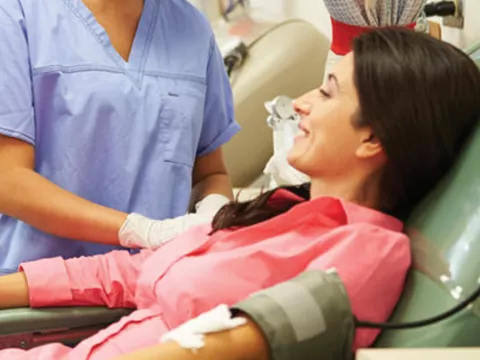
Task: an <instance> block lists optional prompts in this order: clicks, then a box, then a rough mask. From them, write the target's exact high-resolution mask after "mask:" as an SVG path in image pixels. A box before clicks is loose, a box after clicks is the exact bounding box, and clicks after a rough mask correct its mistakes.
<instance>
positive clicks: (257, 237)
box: [0, 190, 410, 360]
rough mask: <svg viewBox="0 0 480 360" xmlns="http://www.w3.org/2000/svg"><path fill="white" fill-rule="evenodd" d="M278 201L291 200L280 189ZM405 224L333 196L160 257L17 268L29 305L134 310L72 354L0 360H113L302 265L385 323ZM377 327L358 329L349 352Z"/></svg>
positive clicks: (396, 291) (400, 276) (58, 350)
mask: <svg viewBox="0 0 480 360" xmlns="http://www.w3.org/2000/svg"><path fill="white" fill-rule="evenodd" d="M275 196H294V195H292V194H291V193H287V192H286V191H284V190H280V191H279V192H277V194H275ZM401 230H402V224H401V222H399V221H398V220H396V219H394V218H392V217H389V216H387V215H384V214H382V213H379V212H376V211H373V210H371V209H367V208H364V207H360V206H358V205H355V204H352V203H348V202H344V201H341V200H338V199H334V198H318V199H315V200H312V201H309V202H304V203H302V204H300V205H297V206H295V207H294V208H293V209H292V210H290V211H289V212H288V213H285V214H283V215H280V216H278V217H276V218H274V219H272V220H269V221H266V222H263V223H260V224H257V225H255V226H251V227H248V228H243V229H239V230H236V231H221V232H218V233H216V234H214V235H213V236H208V233H209V231H210V227H209V226H203V227H198V228H195V229H192V230H191V231H188V232H186V233H185V234H183V235H181V236H179V237H177V238H176V239H175V240H174V241H171V242H169V243H167V244H165V245H164V246H163V247H161V248H159V249H158V250H156V251H153V252H152V251H143V252H141V253H140V254H137V255H133V256H132V255H130V254H129V253H128V252H125V251H115V252H111V253H109V254H106V255H100V256H95V257H86V258H76V259H70V260H63V259H61V258H52V259H45V260H39V261H35V262H31V263H26V264H23V265H22V266H21V268H22V269H23V271H24V272H25V274H26V277H27V280H28V286H29V290H30V301H31V306H32V307H49V306H74V305H75V306H77V305H86V306H88V305H106V306H108V307H112V308H113V307H128V308H136V309H137V310H136V311H134V312H133V313H132V314H131V315H129V316H127V317H125V318H123V319H121V320H120V321H119V322H117V323H115V324H113V325H111V326H109V327H108V328H106V329H104V330H102V331H100V332H98V333H97V334H96V335H94V336H92V337H90V338H88V339H86V340H84V341H83V342H82V343H80V344H79V345H78V346H77V347H75V348H74V349H70V348H67V347H65V346H63V345H60V344H51V345H46V346H42V347H39V348H36V349H33V350H29V351H23V350H17V349H11V350H10V349H9V350H4V351H0V360H4V359H5V360H17V359H22V360H23V359H42V360H43V359H55V360H59V359H78V360H80V359H81V360H85V359H92V360H93V359H95V360H97V359H111V358H114V357H115V356H118V355H121V354H125V353H130V352H133V351H135V350H139V349H142V348H145V347H149V346H153V345H155V344H158V343H159V339H160V337H161V335H162V334H164V333H165V332H166V331H168V330H169V329H172V328H175V327H176V326H178V325H180V324H182V323H183V322H185V321H186V320H189V319H191V318H193V317H195V316H197V315H199V314H201V313H203V312H205V311H207V310H209V309H211V308H213V307H215V306H216V305H218V304H222V303H225V304H228V305H233V304H235V303H236V302H238V301H240V300H242V299H244V298H245V297H247V296H248V295H249V294H252V293H253V292H256V291H258V290H260V289H263V288H267V287H270V286H273V285H275V284H277V283H279V282H282V281H285V280H288V279H290V278H292V277H295V276H296V275H298V274H300V273H302V272H303V271H305V270H308V269H328V268H331V267H334V268H335V269H336V270H337V272H338V274H339V276H340V277H341V279H342V280H343V282H344V283H345V286H346V289H347V292H348V295H349V298H350V300H351V303H352V308H353V311H354V313H355V315H356V316H357V317H358V318H360V319H362V320H369V321H386V320H387V319H388V317H389V315H390V313H391V312H392V310H393V308H394V306H395V303H396V301H397V299H398V298H399V296H400V294H401V291H402V288H403V283H404V279H405V275H406V273H407V270H408V268H409V265H410V246H409V240H408V238H407V237H406V236H405V235H404V234H403V233H401ZM376 335H377V332H376V331H372V330H360V331H358V332H357V334H356V339H355V348H358V347H366V346H368V345H370V344H371V343H372V342H373V340H374V339H375V336H376Z"/></svg>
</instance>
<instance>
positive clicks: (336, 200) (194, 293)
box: [0, 28, 480, 360]
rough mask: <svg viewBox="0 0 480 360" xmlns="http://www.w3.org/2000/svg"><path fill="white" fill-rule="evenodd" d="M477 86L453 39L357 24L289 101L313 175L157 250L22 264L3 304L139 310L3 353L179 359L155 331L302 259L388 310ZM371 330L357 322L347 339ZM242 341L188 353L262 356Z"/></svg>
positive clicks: (468, 124) (467, 123)
mask: <svg viewBox="0 0 480 360" xmlns="http://www.w3.org/2000/svg"><path fill="white" fill-rule="evenodd" d="M478 99H480V73H479V71H478V69H477V67H476V66H475V64H474V63H473V62H472V61H471V59H469V58H468V56H467V55H465V54H464V53H462V52H461V51H460V50H458V49H456V48H454V47H453V46H450V45H448V44H445V43H442V42H440V41H438V40H435V39H433V38H430V37H428V36H427V35H423V34H418V33H415V32H413V31H410V30H404V29H395V28H390V29H379V30H375V31H371V32H368V33H366V34H364V35H362V36H360V37H359V38H357V39H356V40H355V41H354V43H353V52H352V53H350V54H349V55H347V56H346V57H345V58H344V59H342V60H341V61H340V62H339V63H338V64H337V65H336V66H335V68H334V69H333V71H332V73H331V74H330V75H329V76H328V80H327V81H326V82H325V83H324V84H323V85H322V86H321V87H320V88H319V89H315V90H312V91H311V92H309V93H307V94H305V95H304V96H302V97H300V98H298V99H296V100H295V101H294V107H295V109H296V111H297V112H298V113H299V114H300V115H301V117H302V121H301V124H300V128H301V130H302V135H300V136H299V137H297V138H296V140H295V146H294V148H293V149H292V151H291V152H290V154H289V162H290V163H291V164H292V165H293V166H295V168H297V169H298V170H299V171H302V172H303V173H305V174H307V175H308V176H310V178H311V179H312V181H311V184H310V185H309V186H308V187H306V186H301V187H297V188H282V189H277V190H274V191H271V192H267V193H265V194H262V195H260V196H259V197H258V198H256V199H254V200H252V201H250V202H246V203H238V202H234V203H231V204H229V205H226V206H225V207H223V208H222V209H221V210H220V211H219V213H217V215H216V217H215V219H214V221H213V223H212V225H211V226H210V225H209V226H200V227H197V228H194V229H192V230H189V231H187V232H186V233H184V234H182V235H180V236H179V237H177V238H176V239H175V240H174V241H172V242H167V243H166V244H164V245H163V246H162V247H160V248H159V249H157V250H155V251H151V250H145V251H142V252H141V253H139V254H137V255H130V254H129V253H127V252H123V251H117V252H112V253H109V254H106V255H101V256H95V257H87V258H77V259H71V260H63V259H60V258H53V259H44V260H40V261H35V262H31V263H25V264H23V265H22V266H21V269H20V272H19V273H16V274H12V275H8V276H4V277H2V278H0V308H12V307H13V308H15V307H22V306H31V307H50V306H77V305H80V306H89V305H107V306H109V307H128V308H136V309H137V310H136V311H134V312H133V313H132V314H131V315H129V316H127V317H125V318H123V319H122V320H120V321H119V322H118V323H116V324H113V325H111V326H110V327H108V328H107V329H104V330H103V331H100V332H99V333H97V334H96V335H94V336H92V337H90V338H88V339H86V340H84V341H83V342H81V343H80V344H79V345H78V346H76V347H75V348H73V349H70V348H67V347H65V346H63V345H60V344H51V345H46V346H43V347H39V348H36V349H33V350H29V351H23V350H17V349H8V350H4V351H0V359H8V360H14V359H38V358H41V359H62V358H63V357H65V358H67V355H68V359H111V358H115V357H116V356H121V355H125V354H132V359H133V358H136V356H137V355H135V352H136V351H138V350H141V349H145V348H149V349H148V350H146V351H147V352H148V351H151V353H149V355H147V357H146V358H156V357H155V355H154V354H155V353H156V352H158V354H160V355H158V358H168V359H176V358H178V359H182V358H185V359H186V358H188V356H189V353H188V352H181V354H180V355H179V356H178V357H176V355H175V349H176V348H175V347H173V348H172V346H171V345H170V346H169V347H168V349H169V351H173V352H172V353H168V354H163V356H164V357H163V356H162V351H164V350H165V349H166V348H165V347H164V345H158V344H159V343H160V338H161V336H162V335H164V334H165V333H167V332H168V331H169V330H171V329H174V328H176V327H177V326H179V325H181V324H182V323H184V322H185V321H188V320H189V319H192V318H194V317H196V316H197V315H199V314H201V313H203V312H205V311H208V310H210V309H212V308H214V307H215V306H217V305H219V304H227V305H228V306H231V305H234V304H235V303H236V302H238V301H240V300H242V299H244V298H246V297H248V296H249V295H250V294H252V293H254V292H256V291H259V290H261V289H264V288H268V287H271V286H273V285H275V284H277V283H281V282H284V281H287V280H289V279H291V278H293V277H295V276H297V275H298V274H300V273H302V272H304V271H306V270H309V269H325V270H326V269H330V268H332V267H333V268H335V269H336V271H337V273H338V274H339V276H340V278H341V280H342V281H343V283H344V285H345V288H346V290H347V293H348V296H349V300H350V302H351V304H352V309H353V312H354V314H355V316H356V317H357V318H359V319H362V320H365V321H376V322H381V321H386V320H387V319H388V317H389V315H390V313H391V311H392V310H393V308H394V306H395V303H396V301H397V299H398V297H399V296H400V294H401V292H402V287H403V283H404V279H405V275H406V273H407V270H408V268H409V265H410V247H409V240H408V238H407V236H406V235H405V234H403V233H402V220H403V219H405V217H406V216H408V214H409V212H410V211H411V209H412V207H414V206H415V205H416V204H417V202H418V201H419V200H420V199H421V198H422V197H423V196H424V195H425V194H426V193H427V192H428V191H429V190H430V189H431V188H432V187H434V186H435V184H436V183H437V182H438V181H439V180H440V179H441V178H442V176H443V175H444V174H445V173H446V172H447V171H448V169H449V168H450V167H451V165H452V164H453V163H454V161H455V158H456V155H457V154H458V153H459V151H460V150H461V148H462V145H463V143H464V142H465V140H466V139H467V138H468V135H469V134H470V133H471V132H472V130H473V128H474V127H475V126H476V124H477V122H478V121H477V120H478V117H479V116H480V102H479V100H478ZM379 294H380V295H379ZM376 335H377V333H376V332H372V331H368V330H367V331H363V330H360V331H358V332H357V333H356V338H355V345H354V348H359V347H366V346H369V345H370V344H372V342H373V341H374V339H375V337H376ZM213 336H215V335H213ZM241 344H242V342H241V341H240V342H239V343H238V345H239V346H237V347H235V346H231V344H230V345H229V342H228V341H225V342H224V345H221V344H219V346H224V347H223V348H215V349H213V348H212V347H211V348H209V347H208V344H207V347H206V348H205V349H202V350H201V351H200V352H199V355H197V356H200V357H195V358H199V359H201V358H202V356H203V358H208V356H210V358H220V355H222V356H221V358H228V359H237V358H249V357H248V354H247V353H248V352H252V354H251V355H252V356H251V358H252V359H253V358H255V359H256V358H258V359H262V358H265V356H267V355H266V354H267V352H266V350H265V349H264V348H263V349H262V348H258V347H255V346H248V347H242V346H241ZM245 344H246V343H245ZM258 344H261V342H260V341H259V342H258ZM227 346H229V347H227ZM259 346H260V347H261V345H259ZM172 349H173V350H172ZM210 349H211V350H210ZM213 350H215V351H214V352H213V353H212V352H210V353H209V351H213ZM178 351H181V349H180V348H179V347H178ZM222 351H223V352H222ZM215 354H216V355H215Z"/></svg>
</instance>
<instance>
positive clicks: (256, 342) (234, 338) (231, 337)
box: [115, 320, 269, 360]
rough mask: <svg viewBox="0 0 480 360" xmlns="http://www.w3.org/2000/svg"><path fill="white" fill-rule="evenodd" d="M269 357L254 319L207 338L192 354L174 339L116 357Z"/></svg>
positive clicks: (173, 359) (150, 359)
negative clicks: (202, 345)
mask: <svg viewBox="0 0 480 360" xmlns="http://www.w3.org/2000/svg"><path fill="white" fill-rule="evenodd" d="M157 359H158V360H163V359H170V360H211V359H225V360H268V359H269V350H268V345H267V343H266V341H265V339H264V337H263V335H262V332H261V331H260V329H259V328H258V327H257V325H255V323H254V322H253V321H250V320H248V322H247V324H246V325H243V326H240V327H238V328H235V329H233V330H230V331H225V332H220V333H216V334H212V335H207V336H206V337H205V346H204V347H203V348H202V349H200V350H198V351H197V352H195V353H193V352H192V351H191V350H186V349H183V348H181V347H180V346H179V345H178V344H177V343H175V342H167V343H165V344H161V345H157V346H153V347H151V348H147V349H143V350H140V351H137V352H135V353H131V354H128V355H124V356H121V357H119V358H117V359H115V360H157Z"/></svg>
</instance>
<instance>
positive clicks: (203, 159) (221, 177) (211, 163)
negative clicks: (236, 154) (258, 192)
mask: <svg viewBox="0 0 480 360" xmlns="http://www.w3.org/2000/svg"><path fill="white" fill-rule="evenodd" d="M210 194H220V195H224V196H226V197H228V198H229V199H230V200H231V199H233V192H232V185H231V183H230V178H229V176H228V173H227V168H226V166H225V162H224V161H223V153H222V149H221V148H217V149H216V150H214V151H213V152H211V153H209V154H207V155H204V156H200V157H198V158H197V159H196V161H195V166H194V168H193V191H192V201H191V203H192V204H195V203H196V202H197V201H199V200H201V199H202V198H204V197H205V196H207V195H210Z"/></svg>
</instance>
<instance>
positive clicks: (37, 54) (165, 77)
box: [0, 0, 239, 273]
mask: <svg viewBox="0 0 480 360" xmlns="http://www.w3.org/2000/svg"><path fill="white" fill-rule="evenodd" d="M0 94H1V95H0V134H3V135H6V136H10V137H15V138H17V139H21V140H23V141H26V142H28V143H30V144H32V145H34V146H35V153H36V159H35V170H36V171H37V172H38V173H39V174H41V175H42V176H44V177H45V178H47V179H49V180H50V181H52V182H53V183H55V184H57V185H59V186H60V187H62V188H64V189H66V190H68V191H71V192H72V193H75V194H77V195H79V196H81V197H83V198H85V199H88V200H91V201H93V202H96V203H98V204H101V205H105V206H108V207H111V208H115V209H118V210H121V211H124V212H128V213H130V212H138V213H141V214H143V215H145V216H148V217H152V218H156V219H163V218H167V217H175V216H179V215H182V214H184V213H185V212H186V210H187V207H188V203H189V197H190V193H191V186H192V167H193V164H194V160H195V158H196V157H197V156H201V155H205V154H208V153H209V152H212V151H213V150H215V149H217V148H218V147H219V146H221V145H222V144H224V143H225V142H227V141H228V140H229V139H230V138H231V137H232V136H233V135H234V134H235V133H236V132H237V131H238V130H239V127H238V125H237V123H236V122H235V121H234V118H233V104H232V103H233V101H232V94H231V89H230V84H229V80H228V78H227V76H226V73H225V69H224V65H223V59H222V56H221V55H220V53H219V51H218V49H217V47H216V43H215V39H214V36H213V33H212V30H211V28H210V25H209V23H208V21H207V19H206V18H205V17H204V16H203V15H202V14H201V13H200V12H199V11H198V10H196V9H195V8H194V7H193V6H192V5H190V4H189V3H188V2H187V1H184V0H145V6H144V10H143V14H142V16H141V19H140V22H139V25H138V30H137V34H136V36H135V39H134V43H133V47H132V51H131V54H130V58H129V61H128V62H126V61H124V60H123V59H122V58H121V57H120V55H119V54H118V53H117V52H116V51H115V49H114V48H113V47H112V45H111V43H110V42H109V39H108V36H107V34H106V33H105V31H104V29H103V28H102V27H101V26H100V25H99V24H98V23H97V22H96V20H95V18H94V17H93V15H92V13H91V12H90V11H89V10H88V8H87V7H86V6H85V5H84V4H83V2H82V1H81V0H2V1H1V3H0ZM112 249H114V248H113V247H111V246H105V245H98V244H92V243H87V242H81V241H72V240H66V239H61V238H58V237H53V236H50V235H47V234H45V233H43V232H41V231H38V230H36V229H34V228H32V227H30V226H28V225H27V224H25V223H23V222H21V221H18V220H16V219H14V218H11V217H8V216H5V215H2V216H1V218H0V273H2V272H3V273H8V272H12V271H15V270H16V268H17V266H18V265H19V263H21V262H23V261H29V260H35V259H39V258H45V257H52V256H62V257H65V258H68V257H74V256H81V255H94V254H100V253H105V252H107V251H109V250H112Z"/></svg>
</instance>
